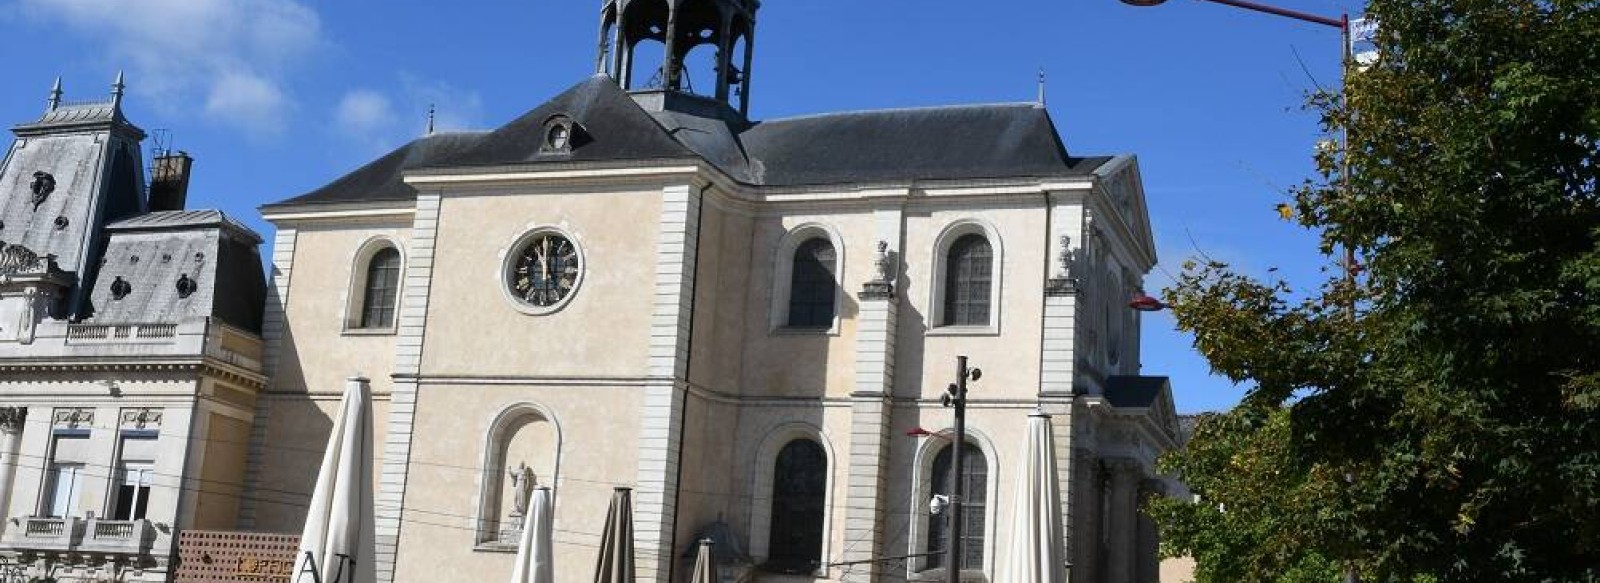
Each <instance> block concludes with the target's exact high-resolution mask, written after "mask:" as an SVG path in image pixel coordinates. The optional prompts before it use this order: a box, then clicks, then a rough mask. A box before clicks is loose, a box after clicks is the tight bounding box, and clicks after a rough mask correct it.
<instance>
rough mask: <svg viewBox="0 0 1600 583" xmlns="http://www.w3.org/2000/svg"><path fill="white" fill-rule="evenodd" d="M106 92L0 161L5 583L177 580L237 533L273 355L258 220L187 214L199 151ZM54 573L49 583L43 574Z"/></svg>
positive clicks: (43, 122)
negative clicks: (183, 556) (196, 554)
mask: <svg viewBox="0 0 1600 583" xmlns="http://www.w3.org/2000/svg"><path fill="white" fill-rule="evenodd" d="M122 94H123V83H122V80H121V77H120V75H119V77H118V80H117V82H116V84H115V85H114V87H113V91H112V94H111V97H110V99H108V100H105V101H97V102H89V103H78V104H73V103H67V102H64V101H63V100H62V97H63V91H62V89H61V84H60V82H59V81H58V82H57V83H56V86H55V88H54V89H53V90H52V91H51V93H50V97H49V100H48V103H47V106H46V109H45V112H44V114H43V115H42V116H41V117H40V118H39V119H38V120H35V121H32V122H29V123H25V124H22V125H18V126H16V127H14V128H13V129H12V133H13V134H15V136H16V137H15V139H14V140H13V141H12V143H11V147H10V149H8V150H7V151H6V154H5V158H4V160H3V162H0V519H3V522H0V580H3V581H6V582H10V581H32V580H51V581H63V582H65V581H103V580H115V581H166V580H167V579H168V575H169V572H170V567H171V557H172V551H173V544H174V541H175V540H176V539H177V536H176V533H177V532H178V531H180V530H186V529H196V528H199V529H204V528H232V527H233V526H234V523H235V519H236V517H237V513H238V511H237V507H238V502H239V496H240V489H241V486H242V484H243V478H244V475H243V474H244V461H245V454H246V451H247V449H248V441H249V438H250V423H251V420H252V419H253V418H254V407H255V400H256V393H257V391H259V390H260V389H261V388H262V387H263V385H264V383H265V381H266V377H265V376H264V375H263V371H262V367H261V347H262V343H261V337H260V331H261V313H262V306H263V301H264V299H265V298H264V295H265V277H264V275H263V267H262V263H261V257H260V253H259V251H258V246H259V244H260V243H261V239H260V237H259V236H257V235H256V234H255V233H253V232H251V231H250V229H248V228H245V227H244V226H242V225H240V224H239V223H237V222H235V221H233V220H232V219H229V218H228V217H225V216H223V215H222V213H220V212H217V211H190V210H186V209H185V208H184V205H185V199H186V197H187V189H188V172H189V170H190V167H191V163H192V160H191V159H190V158H189V157H188V156H187V155H185V154H182V153H167V152H162V153H159V154H158V156H157V157H155V158H154V160H153V163H152V168H151V171H150V172H149V173H148V176H149V181H148V182H147V181H146V176H147V170H146V167H145V164H144V163H143V161H142V160H143V155H142V152H141V144H142V142H143V140H144V139H145V133H144V132H143V131H142V130H140V129H139V128H138V127H137V126H135V125H133V124H132V123H130V122H129V121H128V120H127V119H126V118H125V117H124V116H123V112H122ZM40 578H43V579H40Z"/></svg>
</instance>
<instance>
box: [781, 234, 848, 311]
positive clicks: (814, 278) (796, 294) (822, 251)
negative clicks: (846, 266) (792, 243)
mask: <svg viewBox="0 0 1600 583" xmlns="http://www.w3.org/2000/svg"><path fill="white" fill-rule="evenodd" d="M837 259H838V256H837V254H836V253H834V250H833V243H830V242H829V241H828V240H827V239H824V238H821V237H818V238H815V239H811V240H809V241H806V242H805V243H802V244H801V245H800V247H799V248H798V249H795V252H794V271H793V272H792V274H791V276H790V280H789V321H788V325H789V326H791V327H794V328H827V327H830V326H832V325H833V315H834V299H835V297H836V296H837V295H838V283H837V280H836V279H835V272H836V270H837V268H836V265H837V264H838V261H837Z"/></svg>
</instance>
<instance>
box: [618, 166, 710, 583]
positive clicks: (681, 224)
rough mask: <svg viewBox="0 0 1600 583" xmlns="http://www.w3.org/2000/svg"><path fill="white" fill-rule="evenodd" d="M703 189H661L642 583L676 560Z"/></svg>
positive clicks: (643, 471) (642, 449)
mask: <svg viewBox="0 0 1600 583" xmlns="http://www.w3.org/2000/svg"><path fill="white" fill-rule="evenodd" d="M700 196H701V195H700V190H699V189H698V188H695V187H692V186H689V185H680V186H669V187H667V188H665V189H663V190H662V192H661V198H662V211H661V225H660V234H659V235H658V237H657V239H656V270H655V271H656V276H655V282H654V286H655V300H654V302H655V305H654V306H653V317H652V324H651V327H650V377H651V380H650V383H649V386H648V387H647V388H646V389H645V395H644V410H643V411H641V417H640V419H641V421H640V436H639V441H640V442H639V468H638V479H639V486H638V490H637V494H638V496H637V498H635V501H636V502H637V504H638V505H637V507H636V508H637V510H636V511H635V513H634V523H635V524H636V525H637V528H636V531H637V533H636V535H635V540H636V541H637V542H638V552H639V557H638V563H637V565H638V580H639V581H653V582H655V583H667V581H668V579H669V577H670V575H671V572H672V561H673V557H674V556H675V555H676V553H675V552H674V550H673V548H672V544H673V533H674V532H675V529H676V528H677V491H678V466H679V464H680V463H681V460H682V453H683V451H682V448H683V427H682V422H683V407H684V391H686V390H687V389H688V382H689V381H688V376H687V375H688V369H689V336H690V325H691V323H692V322H693V319H694V313H693V309H692V307H693V302H694V291H695V281H694V279H695V278H694V275H695V268H696V265H697V258H698V252H697V250H696V245H697V244H698V239H699V233H700V204H701V200H700Z"/></svg>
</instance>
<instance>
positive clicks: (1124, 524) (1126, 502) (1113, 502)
mask: <svg viewBox="0 0 1600 583" xmlns="http://www.w3.org/2000/svg"><path fill="white" fill-rule="evenodd" d="M1106 469H1107V470H1108V471H1110V472H1111V476H1110V478H1111V480H1110V482H1111V491H1110V492H1108V493H1107V496H1106V498H1107V500H1106V511H1107V512H1109V513H1110V516H1108V517H1107V518H1108V519H1109V520H1107V521H1106V525H1107V526H1108V527H1109V528H1110V532H1109V533H1107V536H1106V540H1107V542H1108V543H1109V544H1108V547H1109V548H1108V549H1107V553H1106V555H1107V557H1106V565H1105V569H1104V575H1105V578H1104V581H1106V583H1134V576H1135V575H1136V574H1137V573H1138V564H1137V561H1136V560H1135V559H1136V558H1137V553H1136V550H1137V547H1138V526H1139V483H1140V482H1141V481H1142V480H1143V477H1144V476H1143V474H1144V470H1143V468H1142V467H1141V466H1140V465H1139V462H1138V461H1135V460H1131V459H1124V458H1117V459H1111V460H1107V461H1106Z"/></svg>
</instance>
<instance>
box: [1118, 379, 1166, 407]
mask: <svg viewBox="0 0 1600 583" xmlns="http://www.w3.org/2000/svg"><path fill="white" fill-rule="evenodd" d="M1170 384H1171V381H1170V380H1168V379H1167V377H1145V376H1114V377H1111V378H1108V379H1106V400H1107V401H1110V402H1111V406H1112V407H1134V408H1142V407H1149V406H1151V405H1154V404H1155V402H1156V398H1157V397H1160V396H1161V392H1162V391H1164V390H1166V389H1167V387H1168V386H1169V385H1170Z"/></svg>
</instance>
